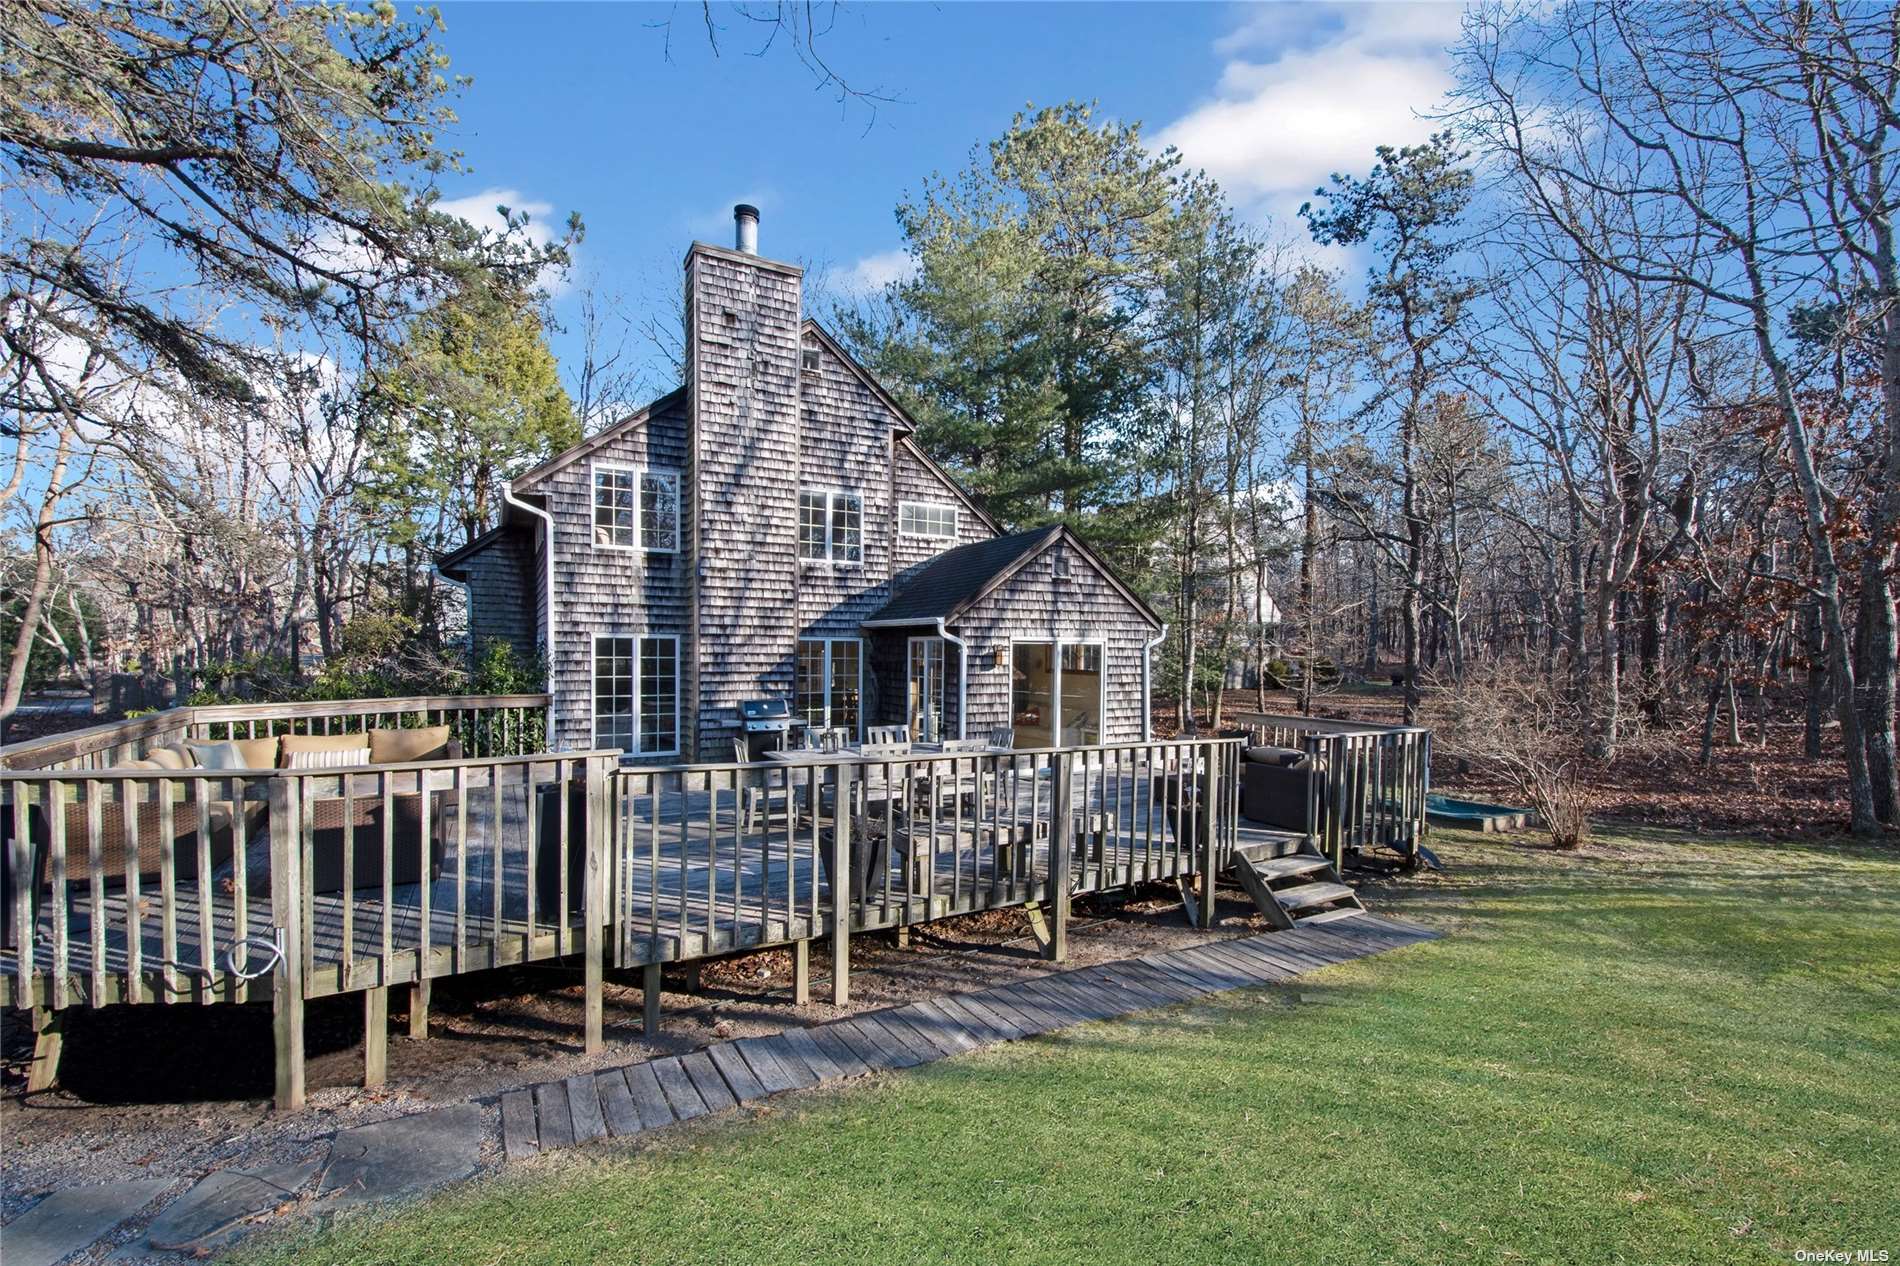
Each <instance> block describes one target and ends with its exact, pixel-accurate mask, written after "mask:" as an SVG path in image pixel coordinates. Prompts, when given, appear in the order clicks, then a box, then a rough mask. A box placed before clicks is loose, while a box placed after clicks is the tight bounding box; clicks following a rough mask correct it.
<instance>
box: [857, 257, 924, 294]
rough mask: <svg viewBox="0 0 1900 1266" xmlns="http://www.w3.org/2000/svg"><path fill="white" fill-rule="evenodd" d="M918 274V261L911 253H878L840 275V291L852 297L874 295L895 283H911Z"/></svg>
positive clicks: (861, 260)
mask: <svg viewBox="0 0 1900 1266" xmlns="http://www.w3.org/2000/svg"><path fill="white" fill-rule="evenodd" d="M916 274H917V261H916V260H915V259H913V258H911V254H910V252H909V251H905V250H889V251H878V252H877V253H876V254H874V255H866V256H865V257H864V258H863V259H860V260H859V261H858V262H857V263H855V264H853V265H851V267H849V268H847V269H845V270H844V272H842V273H841V274H839V276H838V279H837V286H838V289H839V290H841V291H843V292H844V293H846V294H848V295H852V296H859V295H874V294H877V293H878V292H879V291H881V290H883V289H884V287H886V286H888V285H890V284H891V283H892V282H894V281H909V280H910V279H911V278H912V277H914V276H916Z"/></svg>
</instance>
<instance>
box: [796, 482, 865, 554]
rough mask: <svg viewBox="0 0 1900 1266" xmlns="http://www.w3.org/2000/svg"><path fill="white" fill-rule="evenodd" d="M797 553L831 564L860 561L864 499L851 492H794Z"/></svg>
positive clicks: (862, 542) (811, 490)
mask: <svg viewBox="0 0 1900 1266" xmlns="http://www.w3.org/2000/svg"><path fill="white" fill-rule="evenodd" d="M798 556H799V557H800V558H806V559H819V560H824V561H829V562H833V563H861V562H863V561H864V498H862V497H860V496H859V495H858V494H857V493H855V492H820V491H817V490H815V489H809V488H808V489H806V490H805V491H803V492H801V493H799V494H798Z"/></svg>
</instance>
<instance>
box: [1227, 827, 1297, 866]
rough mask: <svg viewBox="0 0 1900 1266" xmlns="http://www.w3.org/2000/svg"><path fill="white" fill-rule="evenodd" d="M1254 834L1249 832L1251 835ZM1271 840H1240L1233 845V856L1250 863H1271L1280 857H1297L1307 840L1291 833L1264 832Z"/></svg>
mask: <svg viewBox="0 0 1900 1266" xmlns="http://www.w3.org/2000/svg"><path fill="white" fill-rule="evenodd" d="M1253 833H1254V832H1249V834H1253ZM1265 833H1266V834H1269V835H1271V836H1272V838H1271V839H1264V840H1262V839H1244V838H1243V839H1242V840H1240V841H1239V842H1238V843H1236V844H1235V845H1234V856H1235V857H1244V858H1246V859H1247V860H1248V861H1250V862H1264V861H1271V860H1273V859H1274V858H1276V857H1281V856H1299V855H1302V854H1301V850H1303V849H1305V848H1307V838H1306V837H1305V836H1304V835H1300V834H1298V833H1296V832H1293V831H1271V832H1265Z"/></svg>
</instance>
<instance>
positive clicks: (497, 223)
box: [436, 189, 573, 298]
mask: <svg viewBox="0 0 1900 1266" xmlns="http://www.w3.org/2000/svg"><path fill="white" fill-rule="evenodd" d="M500 207H507V208H508V210H509V211H510V212H511V213H512V214H514V215H517V216H520V215H526V216H527V217H528V227H527V229H526V234H527V238H528V240H529V241H530V242H532V243H534V244H535V245H536V246H546V245H547V244H548V243H550V242H552V241H553V240H554V239H555V236H556V229H557V227H558V226H557V225H556V223H555V218H554V204H553V203H551V202H544V201H542V200H541V199H539V198H531V197H529V196H528V195H526V194H524V193H522V192H521V191H520V190H519V189H484V190H482V191H481V192H480V193H474V194H470V195H469V196H467V197H466V198H444V199H443V200H442V201H441V202H438V203H437V204H436V210H438V211H440V212H442V213H443V214H444V215H452V216H454V217H455V218H456V219H458V220H465V221H467V222H468V223H469V224H472V225H474V226H475V227H476V228H478V229H484V230H486V231H488V232H490V233H500V232H501V231H502V230H503V229H505V228H506V227H507V224H506V222H505V221H504V220H503V219H502V216H501V212H500V210H499V209H498V208H500ZM569 253H570V254H572V253H573V252H571V251H570V252H569ZM541 284H542V285H543V286H544V287H546V289H547V292H548V294H549V295H550V296H551V297H554V298H559V297H560V296H561V295H562V294H565V293H566V292H567V289H568V286H569V284H570V283H569V281H568V278H567V277H566V276H563V275H562V274H561V273H560V272H559V271H557V270H554V269H549V270H547V271H546V272H544V273H543V275H542V277H541Z"/></svg>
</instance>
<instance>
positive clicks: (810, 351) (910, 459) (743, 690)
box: [442, 243, 1160, 761]
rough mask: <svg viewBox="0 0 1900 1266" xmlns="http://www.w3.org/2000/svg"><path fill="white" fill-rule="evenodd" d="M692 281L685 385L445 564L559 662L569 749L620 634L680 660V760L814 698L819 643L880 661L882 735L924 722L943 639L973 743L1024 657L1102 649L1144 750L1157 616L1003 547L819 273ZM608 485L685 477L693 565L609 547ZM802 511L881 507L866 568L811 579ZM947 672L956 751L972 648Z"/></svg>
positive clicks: (590, 741) (702, 271)
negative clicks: (1080, 645) (804, 645)
mask: <svg viewBox="0 0 1900 1266" xmlns="http://www.w3.org/2000/svg"><path fill="white" fill-rule="evenodd" d="M684 272H685V288H686V294H685V301H686V302H685V312H686V364H685V382H684V384H683V385H682V386H681V387H680V388H679V389H677V390H676V391H674V392H672V393H671V394H669V395H667V396H664V397H662V398H661V399H659V400H656V401H655V402H654V403H653V404H651V405H649V406H648V407H647V408H645V409H643V410H641V411H640V412H638V413H636V414H633V415H632V416H630V417H628V418H625V419H623V420H622V421H620V422H616V423H615V424H613V425H612V426H609V427H607V428H606V429H605V430H603V431H601V432H599V433H598V434H596V435H594V436H593V437H591V438H590V439H587V440H585V441H583V442H582V443H580V444H578V445H576V446H575V447H574V448H572V449H569V450H568V451H567V452H565V453H562V454H560V455H558V456H556V457H554V458H552V459H550V460H549V461H547V462H545V463H543V464H542V465H541V466H539V467H537V468H536V469H534V470H532V471H529V472H528V473H527V474H525V475H522V476H520V477H519V478H517V479H515V480H514V481H513V483H512V484H511V486H510V491H511V494H512V496H513V498H514V502H513V503H512V504H511V505H510V507H509V509H508V511H507V517H506V527H505V529H498V530H497V531H496V532H495V533H491V534H490V537H492V538H493V539H492V540H490V539H489V538H484V539H483V541H482V542H479V543H478V545H479V548H477V547H476V546H471V547H470V548H469V549H466V550H462V551H457V553H456V554H454V555H450V556H446V557H445V558H444V559H443V560H442V566H443V572H444V574H445V575H449V576H451V578H453V579H458V580H463V581H464V582H465V583H467V584H468V587H469V594H470V627H471V630H474V631H475V638H476V641H477V642H478V643H479V641H480V640H482V639H484V638H486V637H489V636H501V637H506V638H507V639H508V640H509V641H511V642H513V643H515V644H516V645H517V646H521V645H523V644H524V643H525V644H527V646H528V648H529V649H530V650H532V649H533V647H534V646H535V645H536V644H538V645H539V646H541V647H542V648H544V653H545V654H546V657H547V662H548V669H549V675H548V688H549V690H550V692H551V693H552V694H553V697H554V702H553V706H552V708H551V709H550V728H551V730H552V741H553V744H554V747H555V748H556V750H568V751H571V750H576V749H584V748H590V747H592V746H593V745H594V741H595V735H594V726H593V719H594V715H593V714H594V688H595V682H594V670H595V656H594V640H595V638H596V637H598V636H612V637H618V638H641V637H669V638H675V639H677V644H678V649H679V658H678V671H677V684H678V738H679V751H680V756H679V757H677V758H674V759H695V760H709V761H728V760H731V759H732V752H733V748H732V740H733V739H734V738H735V737H737V736H739V734H740V733H741V731H740V729H739V725H738V717H737V711H738V705H739V702H740V701H741V700H742V699H747V698H752V697H755V696H761V695H772V696H779V697H783V698H787V699H791V698H793V697H794V694H795V685H796V680H795V678H796V669H797V662H798V644H799V642H800V641H801V640H802V639H806V638H814V639H816V638H823V639H855V640H857V641H858V642H859V643H860V647H861V652H862V655H861V662H862V665H863V670H862V674H861V680H862V683H863V693H862V695H861V698H860V700H859V703H860V707H859V712H860V719H861V723H862V724H900V723H903V722H905V721H907V720H908V717H907V715H906V714H907V712H908V703H909V700H908V693H909V691H908V681H909V675H908V668H909V655H910V641H911V639H912V638H914V637H932V638H934V637H935V636H936V634H937V628H938V623H937V621H938V619H939V618H940V617H941V618H944V619H945V620H946V621H947V625H948V627H949V628H950V630H951V631H952V632H953V633H955V634H959V635H961V636H964V637H965V638H966V639H967V641H968V643H969V654H970V659H971V672H970V685H969V704H970V708H969V710H970V719H969V724H968V726H967V727H966V728H967V733H968V734H970V735H971V736H972V737H981V736H983V735H985V734H987V733H988V732H989V731H990V730H992V729H995V728H1000V727H1004V726H1008V725H1009V724H1010V706H1011V700H1010V676H1011V668H1010V666H1009V664H1008V662H1007V657H1008V648H1009V642H1010V639H1011V638H1012V637H1014V638H1017V639H1032V638H1035V639H1040V638H1047V637H1050V636H1051V635H1054V636H1059V637H1064V638H1077V637H1085V638H1091V639H1100V640H1101V641H1102V643H1103V645H1104V651H1105V654H1104V663H1103V669H1104V675H1105V677H1106V681H1107V684H1106V688H1105V690H1106V695H1107V705H1106V708H1105V711H1104V719H1103V726H1104V729H1105V730H1106V734H1105V737H1106V738H1108V739H1110V740H1117V739H1127V738H1137V737H1139V736H1140V734H1141V732H1142V724H1141V715H1140V713H1141V697H1142V663H1143V658H1142V647H1143V646H1144V645H1145V643H1146V642H1147V641H1148V640H1149V639H1151V638H1152V637H1153V636H1154V634H1155V632H1156V631H1157V630H1158V629H1159V628H1160V622H1159V620H1158V619H1156V617H1155V616H1154V614H1153V612H1151V611H1149V610H1148V609H1147V608H1146V607H1145V606H1144V605H1143V604H1142V603H1141V601H1140V599H1138V598H1136V597H1135V596H1134V595H1132V594H1131V593H1130V592H1129V591H1128V590H1127V589H1126V588H1125V587H1122V586H1120V585H1119V584H1117V583H1115V582H1114V580H1113V579H1112V577H1110V576H1108V575H1107V573H1106V572H1105V571H1104V570H1103V568H1102V564H1101V562H1100V560H1098V559H1096V558H1095V557H1094V556H1093V555H1092V554H1090V553H1089V552H1088V551H1087V550H1086V549H1085V548H1084V547H1083V546H1082V545H1081V544H1080V543H1079V542H1077V541H1076V540H1075V539H1074V538H1073V537H1072V536H1070V535H1069V534H1068V533H1067V532H1066V531H1064V530H1062V529H1059V528H1046V529H1040V530H1038V531H1037V532H1033V533H1023V534H1020V535H1019V536H1017V537H1013V538H1007V539H1005V538H1003V537H1002V533H1001V529H1000V528H999V527H998V526H997V524H996V522H995V520H993V519H992V518H990V516H989V515H987V514H986V513H985V512H984V511H983V509H982V507H981V506H980V505H979V504H978V503H977V502H976V501H975V500H974V499H973V498H972V497H971V496H970V494H969V493H967V492H965V491H964V490H963V489H962V488H960V487H959V486H958V485H957V484H956V482H955V481H954V480H952V479H951V478H950V476H949V475H948V474H947V473H945V472H944V471H943V469H942V468H941V467H939V466H938V465H937V464H936V463H935V462H933V461H932V460H931V459H930V457H929V456H928V455H927V454H926V453H925V452H924V451H923V450H922V449H921V448H920V447H919V446H918V445H917V443H916V440H915V439H914V437H913V432H914V431H915V424H914V423H912V421H911V420H910V418H909V417H907V416H906V415H905V414H904V412H903V410H902V408H900V407H899V406H898V405H897V403H896V402H895V401H893V400H892V398H891V397H890V395H889V394H888V393H887V392H885V390H884V389H883V388H882V387H880V386H879V385H878V384H877V382H876V381H875V380H874V379H872V378H871V376H870V375H869V374H868V373H866V372H865V370H864V369H863V367H862V366H860V365H858V364H857V363H856V361H854V360H853V359H852V358H851V356H850V355H849V353H847V352H846V351H845V350H844V349H843V348H842V347H840V346H839V345H838V344H837V343H836V342H835V341H834V340H833V339H832V338H831V337H830V336H829V335H828V334H827V333H826V332H825V331H824V330H823V328H822V327H820V326H819V325H818V324H817V323H816V322H815V321H811V320H809V319H806V318H804V316H803V314H802V311H801V304H802V286H803V275H802V272H801V270H800V269H798V268H796V267H794V266H792V265H790V264H784V263H778V262H775V261H773V260H770V259H765V258H762V257H760V256H758V255H755V254H749V253H745V252H741V251H735V250H727V249H725V248H722V247H717V246H708V245H706V244H704V243H695V244H694V245H693V246H692V248H691V249H690V250H689V251H688V252H687V254H686V261H685V269H684ZM603 468H605V469H610V470H611V469H616V468H619V469H625V470H628V471H631V472H646V473H666V474H670V475H673V476H676V477H677V480H678V483H677V488H678V493H679V525H678V526H679V530H678V548H677V550H676V551H660V550H653V549H649V548H645V547H644V546H645V538H644V537H640V536H638V535H637V534H635V537H634V539H631V540H623V539H620V538H621V533H622V532H624V531H625V529H621V530H619V531H616V530H613V529H609V530H608V531H606V532H605V533H604V534H603V533H597V532H596V529H595V525H594V496H595V494H594V489H595V473H596V471H598V470H601V469H603ZM634 482H635V483H636V485H637V484H638V478H637V477H636V478H635V480H634ZM801 492H810V493H812V494H820V493H822V494H825V495H826V496H827V498H831V497H833V496H834V495H835V494H840V493H843V494H851V495H855V496H856V497H857V498H858V501H859V508H860V509H859V519H858V522H859V549H858V556H857V557H855V558H849V557H842V556H840V555H841V553H842V551H839V550H836V549H834V550H832V551H830V553H831V556H830V557H827V558H823V559H819V558H801V557H800V518H801V515H800V505H801ZM523 506H526V507H528V508H527V509H526V510H524V509H523V508H522V507H523ZM826 508H827V515H826V518H825V522H826V524H827V525H830V524H831V523H832V518H831V515H830V511H831V510H832V509H834V508H835V505H834V502H833V501H831V500H828V501H827V503H826ZM540 511H545V512H546V513H547V514H548V515H549V516H550V517H551V519H552V520H553V528H552V532H551V537H550V533H549V529H548V527H547V525H546V523H545V522H544V521H543V520H542V519H541V518H540V517H539V513H538V512H540ZM550 551H551V555H550ZM1058 554H1067V555H1072V556H1073V558H1072V567H1073V575H1072V576H1071V577H1069V578H1065V579H1060V580H1059V579H1057V578H1055V576H1054V575H1053V574H1052V571H1051V560H1052V559H1053V558H1054V557H1055V556H1057V555H1058ZM550 556H551V557H552V566H551V568H550V566H549V564H548V559H549V557H550ZM936 564H941V565H936ZM550 570H551V571H552V574H553V579H552V586H553V592H552V594H549V593H547V592H546V589H547V585H548V581H547V576H548V573H549V571H550ZM550 607H551V608H552V609H551V611H550ZM892 613H895V616H896V618H897V620H898V622H897V623H896V624H895V625H893V624H891V623H889V618H890V617H891V615H892ZM550 616H551V620H550ZM550 623H551V625H552V629H553V634H552V637H551V638H550V637H549V633H548V629H549V626H550ZM867 623H868V624H869V625H870V627H866V625H867ZM490 630H493V632H490ZM998 647H1001V648H1002V650H1003V653H1004V656H1005V663H1004V664H1002V665H1001V666H992V656H993V655H994V653H995V650H996V648H998ZM943 670H944V671H943V675H944V679H945V700H944V713H945V716H944V728H945V732H946V733H955V732H957V729H958V718H957V694H958V680H959V676H960V664H959V655H958V652H957V648H956V646H955V645H954V644H947V645H945V647H944V652H943ZM623 671H624V670H623ZM621 684H622V685H623V686H624V679H621ZM642 710H644V705H643V709H642ZM629 759H633V760H644V759H652V758H651V757H641V756H638V755H637V754H635V755H630V757H629Z"/></svg>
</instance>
